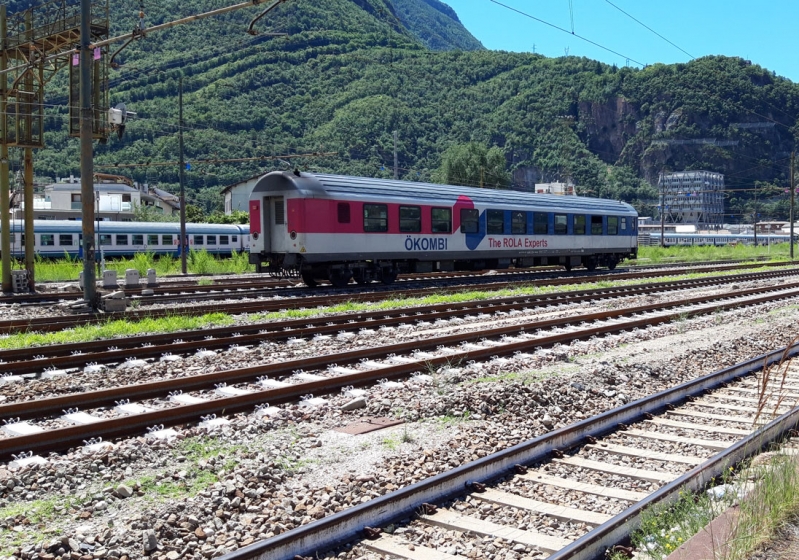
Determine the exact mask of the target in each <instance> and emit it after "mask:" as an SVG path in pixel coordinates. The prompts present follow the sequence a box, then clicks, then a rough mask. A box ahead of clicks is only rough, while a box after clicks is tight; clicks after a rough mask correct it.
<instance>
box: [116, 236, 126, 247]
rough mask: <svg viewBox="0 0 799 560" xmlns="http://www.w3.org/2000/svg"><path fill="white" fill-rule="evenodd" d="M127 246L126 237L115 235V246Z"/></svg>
mask: <svg viewBox="0 0 799 560" xmlns="http://www.w3.org/2000/svg"><path fill="white" fill-rule="evenodd" d="M127 244H128V236H127V235H117V245H127Z"/></svg>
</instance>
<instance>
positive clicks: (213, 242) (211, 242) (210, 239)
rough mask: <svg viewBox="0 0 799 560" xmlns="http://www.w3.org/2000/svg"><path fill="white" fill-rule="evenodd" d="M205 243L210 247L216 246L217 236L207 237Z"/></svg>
mask: <svg viewBox="0 0 799 560" xmlns="http://www.w3.org/2000/svg"><path fill="white" fill-rule="evenodd" d="M205 241H206V243H207V244H208V245H216V235H206V236H205Z"/></svg>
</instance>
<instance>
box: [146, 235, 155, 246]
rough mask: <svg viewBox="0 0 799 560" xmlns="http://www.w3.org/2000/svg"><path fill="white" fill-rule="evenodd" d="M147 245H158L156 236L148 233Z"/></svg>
mask: <svg viewBox="0 0 799 560" xmlns="http://www.w3.org/2000/svg"><path fill="white" fill-rule="evenodd" d="M147 245H158V236H157V235H152V234H149V235H148V236H147Z"/></svg>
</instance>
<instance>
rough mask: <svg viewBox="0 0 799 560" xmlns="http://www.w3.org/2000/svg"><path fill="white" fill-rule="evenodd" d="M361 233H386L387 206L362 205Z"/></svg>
mask: <svg viewBox="0 0 799 560" xmlns="http://www.w3.org/2000/svg"><path fill="white" fill-rule="evenodd" d="M363 231H388V206H386V205H385V204H364V205H363Z"/></svg>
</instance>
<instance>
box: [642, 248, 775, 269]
mask: <svg viewBox="0 0 799 560" xmlns="http://www.w3.org/2000/svg"><path fill="white" fill-rule="evenodd" d="M638 258H639V259H640V260H646V264H652V263H668V262H675V261H688V262H693V261H721V260H756V259H762V258H767V259H770V260H787V259H789V258H790V245H789V244H788V243H776V244H774V245H771V246H770V247H769V246H765V247H763V246H757V247H755V246H754V245H724V246H721V247H713V246H694V247H691V246H682V247H650V246H646V247H639V248H638Z"/></svg>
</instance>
